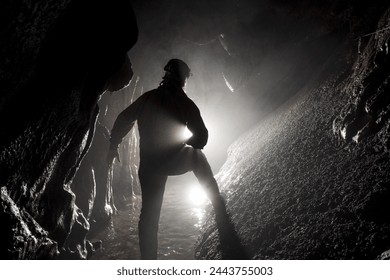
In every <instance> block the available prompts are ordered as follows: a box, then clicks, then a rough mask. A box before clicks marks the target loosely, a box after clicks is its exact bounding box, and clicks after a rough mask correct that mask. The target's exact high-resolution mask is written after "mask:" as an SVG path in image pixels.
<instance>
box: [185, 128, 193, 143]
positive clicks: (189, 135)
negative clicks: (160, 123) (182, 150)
mask: <svg viewBox="0 0 390 280" xmlns="http://www.w3.org/2000/svg"><path fill="white" fill-rule="evenodd" d="M191 136H192V132H191V131H190V130H189V129H188V128H187V127H186V128H185V129H184V130H183V138H184V140H188V139H190V138H191Z"/></svg>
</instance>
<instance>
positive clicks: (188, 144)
mask: <svg viewBox="0 0 390 280" xmlns="http://www.w3.org/2000/svg"><path fill="white" fill-rule="evenodd" d="M164 70H165V71H166V73H165V76H164V77H163V81H162V82H161V84H160V86H159V87H158V88H157V89H155V90H152V91H149V92H146V93H145V94H143V95H142V96H141V97H140V98H138V99H137V100H136V101H135V102H134V103H132V104H131V105H130V106H129V107H128V108H126V109H125V110H124V111H123V112H121V113H120V114H119V116H118V118H117V120H116V121H115V123H114V127H113V129H112V131H111V139H110V142H111V144H110V152H109V155H108V162H109V164H111V163H112V161H113V158H114V157H117V158H118V159H119V154H118V145H119V144H120V142H121V141H122V138H123V137H124V136H125V135H126V134H127V133H128V132H129V130H130V129H131V128H132V127H133V125H134V123H135V121H137V122H138V129H139V134H140V166H139V172H138V175H139V180H140V183H141V191H142V208H141V215H140V220H139V226H138V233H139V244H140V250H141V258H142V259H156V258H157V248H158V242H157V232H158V225H159V219H160V211H161V206H162V201H163V195H164V191H165V183H166V181H167V178H168V176H170V175H180V174H184V173H186V172H188V171H193V172H194V174H195V176H196V177H197V178H198V180H199V182H200V183H201V184H202V185H203V186H204V187H205V189H206V191H207V193H208V196H209V198H210V200H211V202H212V204H213V207H214V210H215V213H216V220H217V226H218V229H219V232H220V237H221V242H223V243H225V244H227V246H230V245H229V244H230V243H231V238H228V239H227V238H226V237H228V236H235V233H234V228H233V227H232V226H231V225H230V223H229V217H228V214H227V212H226V208H225V203H224V201H223V199H222V197H221V195H220V193H219V189H218V185H217V182H216V181H215V179H214V176H213V173H212V170H211V167H210V165H209V163H208V162H207V159H206V156H205V155H204V154H203V152H202V151H201V149H203V147H204V146H205V145H206V143H207V140H208V131H207V129H206V126H205V124H204V122H203V120H202V117H201V115H200V111H199V109H198V107H197V106H196V105H195V103H194V102H193V101H192V100H191V99H189V98H188V97H187V95H186V94H185V93H184V91H183V89H182V88H183V86H184V85H185V83H186V80H187V78H188V77H189V76H190V69H189V67H188V66H187V64H185V63H184V62H183V61H181V60H178V59H172V60H170V61H169V62H168V64H167V65H166V66H165V67H164ZM186 126H187V127H188V129H189V130H190V131H191V132H192V134H193V135H192V136H191V137H190V139H188V140H187V141H185V139H183V136H182V135H183V130H184V129H185V127H186Z"/></svg>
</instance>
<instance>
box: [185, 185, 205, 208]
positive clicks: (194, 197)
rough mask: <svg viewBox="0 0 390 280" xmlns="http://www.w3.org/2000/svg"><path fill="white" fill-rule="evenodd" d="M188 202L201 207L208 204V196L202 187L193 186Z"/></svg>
mask: <svg viewBox="0 0 390 280" xmlns="http://www.w3.org/2000/svg"><path fill="white" fill-rule="evenodd" d="M188 200H189V201H190V202H191V203H192V204H193V205H197V206H199V205H202V204H204V203H205V202H206V200H207V196H206V193H205V192H204V191H203V190H202V188H201V187H200V186H193V187H191V188H190V190H189V192H188Z"/></svg>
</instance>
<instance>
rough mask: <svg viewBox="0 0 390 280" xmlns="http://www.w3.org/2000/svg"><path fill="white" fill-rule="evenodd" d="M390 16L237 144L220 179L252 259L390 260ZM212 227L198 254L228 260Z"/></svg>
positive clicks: (348, 46) (208, 226) (207, 228)
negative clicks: (389, 146) (389, 84)
mask: <svg viewBox="0 0 390 280" xmlns="http://www.w3.org/2000/svg"><path fill="white" fill-rule="evenodd" d="M384 11H386V10H384ZM389 12H390V10H387V11H386V12H385V13H384V14H383V15H382V17H380V18H378V19H377V21H378V24H377V26H376V28H375V29H374V31H373V32H372V34H369V35H367V36H364V37H361V38H360V40H353V41H349V42H348V41H347V44H346V45H345V48H342V49H339V50H338V51H337V52H335V53H334V54H333V56H332V57H330V58H329V60H328V61H327V63H325V64H323V68H322V71H319V72H317V73H316V74H315V75H314V76H313V77H312V78H311V79H310V80H308V81H307V83H306V84H305V86H304V87H302V88H301V90H300V91H299V93H298V95H297V96H296V97H295V98H293V99H291V100H289V102H288V103H286V104H284V105H283V106H282V107H280V108H279V109H278V111H276V112H274V113H273V114H271V115H270V116H268V117H267V118H266V119H265V120H263V121H262V122H260V123H258V124H257V125H256V126H255V127H254V128H253V129H251V130H250V131H248V132H247V133H246V134H245V135H243V136H242V137H241V138H240V139H238V140H237V141H236V142H235V143H234V144H233V145H232V146H231V147H230V149H229V156H228V160H227V162H226V163H225V164H224V166H223V167H222V168H221V171H220V172H219V174H218V182H219V184H220V186H221V188H222V190H223V191H224V192H226V193H227V195H228V208H229V211H230V213H231V215H232V218H233V221H234V223H235V225H236V228H237V231H238V233H239V235H240V238H241V239H242V243H243V245H244V247H245V248H246V250H247V252H248V254H249V255H250V256H251V258H253V259H386V258H388V252H389V249H390V219H389V215H388V213H389V210H390V208H389V205H390V204H389V201H390V185H389V179H390V176H389V174H390V165H389V161H388V157H389V153H388V141H389V137H390V134H389V130H388V124H389V121H390V120H389V117H388V109H387V108H388V106H389V105H388V104H389V101H388V97H387V96H388V79H389V70H388V69H389V66H390V64H389V55H390V54H389V53H388V50H387V46H388V44H389V35H390V29H389V28H388V27H389V25H388V24H389V18H390V17H389ZM358 39H359V38H358ZM210 215H211V216H212V213H210ZM204 232H205V233H204V234H203V236H202V238H201V239H200V240H199V242H198V247H197V252H196V256H197V258H199V259H219V258H221V248H220V247H218V246H215V244H219V240H218V235H217V234H215V233H216V228H215V225H214V224H213V223H212V219H209V220H208V222H207V223H206V224H205V227H204Z"/></svg>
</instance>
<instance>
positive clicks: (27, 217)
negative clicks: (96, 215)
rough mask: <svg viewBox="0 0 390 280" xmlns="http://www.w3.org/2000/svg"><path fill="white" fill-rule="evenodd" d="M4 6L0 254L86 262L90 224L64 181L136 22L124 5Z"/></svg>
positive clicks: (122, 59) (132, 37)
mask: <svg viewBox="0 0 390 280" xmlns="http://www.w3.org/2000/svg"><path fill="white" fill-rule="evenodd" d="M5 2H6V3H4V2H2V6H3V4H4V7H6V8H4V9H0V11H1V12H0V13H1V17H0V18H1V23H2V24H1V31H0V34H1V35H0V36H1V40H0V41H1V48H0V50H1V53H0V64H1V65H2V66H1V72H0V73H1V76H0V78H1V81H0V84H1V99H0V114H1V116H0V122H1V127H2V130H1V132H0V139H1V140H0V170H1V172H0V185H1V214H0V215H1V217H2V219H1V220H2V223H3V221H4V223H5V225H4V228H6V231H5V238H6V242H2V243H1V248H0V256H1V258H3V259H40V258H43V259H46V258H56V257H72V258H85V257H86V254H87V252H86V246H85V245H86V244H85V239H84V238H85V234H86V232H87V231H88V228H89V225H88V222H87V221H86V219H85V218H84V216H83V214H82V212H81V211H80V210H79V209H78V207H77V206H76V205H75V197H74V194H73V192H72V191H71V190H70V183H71V181H72V179H73V177H74V174H75V172H76V170H77V168H78V166H79V165H80V162H81V160H82V158H83V157H84V155H85V153H86V151H87V150H88V148H89V146H90V143H91V141H92V138H93V133H94V127H95V121H96V118H97V115H98V111H99V109H98V107H97V102H98V100H99V98H100V96H101V94H102V93H103V92H104V91H105V90H106V89H107V88H108V87H109V86H110V83H111V82H112V83H114V82H115V81H112V80H111V77H113V74H115V73H116V72H117V71H118V70H119V69H121V65H122V64H123V63H124V62H125V58H126V55H127V51H128V50H129V49H130V48H131V47H132V46H133V45H134V44H135V42H136V40H137V35H138V29H137V24H136V20H135V16H134V14H133V10H132V7H131V5H130V3H129V1H126V0H123V1H122V0H120V1H115V2H112V1H97V2H96V1H91V0H88V1H37V2H34V3H31V1H19V2H18V3H14V2H12V3H7V2H10V1H5ZM72 229H74V230H75V231H77V232H79V233H80V232H81V233H82V234H81V235H80V234H76V235H77V238H74V237H72V236H74V235H75V234H71V231H72ZM3 236H4V235H3ZM69 236H71V237H72V238H71V240H70V239H69V238H68V237H69ZM75 239H78V240H77V241H76V242H75V241H74V240H75ZM59 252H62V253H63V254H60V256H59V255H58V254H59Z"/></svg>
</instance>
